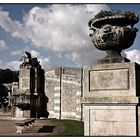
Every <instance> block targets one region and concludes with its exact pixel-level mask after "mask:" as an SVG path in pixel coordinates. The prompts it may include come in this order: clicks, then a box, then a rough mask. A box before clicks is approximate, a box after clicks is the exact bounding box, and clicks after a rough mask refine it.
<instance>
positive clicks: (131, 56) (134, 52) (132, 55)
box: [125, 49, 140, 64]
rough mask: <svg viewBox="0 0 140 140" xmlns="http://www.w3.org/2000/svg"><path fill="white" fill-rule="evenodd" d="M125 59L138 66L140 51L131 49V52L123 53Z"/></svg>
mask: <svg viewBox="0 0 140 140" xmlns="http://www.w3.org/2000/svg"><path fill="white" fill-rule="evenodd" d="M125 54H126V57H127V58H128V59H130V60H131V61H132V62H136V63H138V64H140V50H137V49H133V50H131V51H125Z"/></svg>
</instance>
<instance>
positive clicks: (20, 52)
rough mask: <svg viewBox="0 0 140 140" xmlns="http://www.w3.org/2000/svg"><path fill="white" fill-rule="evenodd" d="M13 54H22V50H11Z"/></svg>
mask: <svg viewBox="0 0 140 140" xmlns="http://www.w3.org/2000/svg"><path fill="white" fill-rule="evenodd" d="M10 54H11V55H12V56H16V55H22V50H16V51H11V53H10Z"/></svg>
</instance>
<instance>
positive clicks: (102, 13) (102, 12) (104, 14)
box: [95, 10, 121, 18]
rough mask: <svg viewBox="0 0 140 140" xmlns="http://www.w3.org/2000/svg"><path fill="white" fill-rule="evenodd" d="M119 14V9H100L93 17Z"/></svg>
mask: <svg viewBox="0 0 140 140" xmlns="http://www.w3.org/2000/svg"><path fill="white" fill-rule="evenodd" d="M119 14H121V11H120V10H118V11H114V10H111V11H107V10H101V11H100V12H99V13H98V14H97V15H95V18H104V17H108V16H113V15H119Z"/></svg>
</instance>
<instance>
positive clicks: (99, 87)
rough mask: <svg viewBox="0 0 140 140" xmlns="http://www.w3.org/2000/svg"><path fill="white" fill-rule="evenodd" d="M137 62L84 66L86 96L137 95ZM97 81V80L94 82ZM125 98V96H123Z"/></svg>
mask: <svg viewBox="0 0 140 140" xmlns="http://www.w3.org/2000/svg"><path fill="white" fill-rule="evenodd" d="M139 71H140V70H139V65H137V64H136V63H112V64H93V65H89V66H86V67H85V68H84V80H83V81H84V87H83V88H84V98H92V97H95V98H96V97H102V98H103V97H104V99H105V97H106V98H110V97H126V96H127V97H132V96H133V97H136V94H140V92H139V91H140V90H139V88H138V87H139V85H138V81H139V80H138V79H137V82H136V77H137V75H136V74H137V73H138V72H139ZM94 81H96V82H94ZM123 99H124V98H123Z"/></svg>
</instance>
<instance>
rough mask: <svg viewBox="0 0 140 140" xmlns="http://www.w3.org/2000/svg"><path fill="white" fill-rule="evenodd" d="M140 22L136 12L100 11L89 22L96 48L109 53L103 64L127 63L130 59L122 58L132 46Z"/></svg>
mask: <svg viewBox="0 0 140 140" xmlns="http://www.w3.org/2000/svg"><path fill="white" fill-rule="evenodd" d="M138 21H139V16H138V15H137V14H136V13H135V12H131V11H128V12H125V13H121V12H120V11H116V12H114V11H100V12H99V13H98V14H97V15H95V17H94V18H93V19H91V20H90V21H89V22H88V25H89V27H90V30H92V31H93V32H92V33H91V34H90V37H91V40H92V42H93V44H94V46H95V47H96V48H97V49H99V50H102V51H106V52H107V56H106V57H105V58H104V59H100V62H101V63H109V62H112V63H113V62H126V61H129V60H128V59H126V58H124V57H122V56H121V52H122V50H124V49H127V48H129V47H130V46H132V44H133V42H134V40H135V37H136V33H137V31H138V29H137V28H134V25H135V24H136V23H137V22H138Z"/></svg>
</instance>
